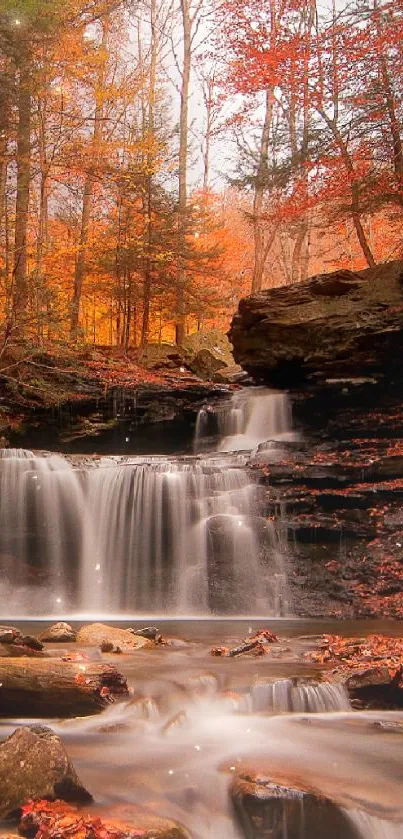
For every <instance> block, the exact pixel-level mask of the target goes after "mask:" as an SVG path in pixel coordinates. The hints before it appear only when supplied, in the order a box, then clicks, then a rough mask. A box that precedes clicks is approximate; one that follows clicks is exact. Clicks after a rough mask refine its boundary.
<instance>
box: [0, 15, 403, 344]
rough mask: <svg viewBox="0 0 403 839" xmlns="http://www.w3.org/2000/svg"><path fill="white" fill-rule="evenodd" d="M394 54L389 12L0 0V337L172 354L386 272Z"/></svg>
mask: <svg viewBox="0 0 403 839" xmlns="http://www.w3.org/2000/svg"><path fill="white" fill-rule="evenodd" d="M402 43H403V2H402V0H365V1H364V0H351V2H350V3H348V4H345V3H342V4H340V3H339V2H338V0H324V2H317V1H316V0H270V2H265V3H263V2H261V0H246V2H242V3H239V2H237V0H223V2H220V0H139V1H138V2H137V1H136V0H3V3H2V7H1V11H0V67H1V77H2V81H1V86H0V282H1V317H2V321H3V325H4V329H3V333H4V334H5V336H6V338H5V340H8V339H9V338H10V336H11V335H16V334H18V335H21V334H23V335H25V336H26V337H28V338H29V339H30V340H31V341H32V342H34V344H37V345H38V346H41V345H44V344H49V342H50V343H52V342H54V343H60V342H61V343H63V342H68V341H71V342H73V343H77V344H79V345H82V344H96V345H103V346H105V345H111V346H118V347H121V348H124V349H128V348H136V347H137V348H139V347H145V346H146V345H147V344H148V343H160V342H162V341H164V342H165V341H167V342H170V343H173V342H175V341H176V342H177V343H179V344H181V343H182V342H183V340H184V339H185V337H186V336H187V335H189V334H191V333H193V332H195V331H198V330H200V329H204V330H206V329H211V328H213V327H214V328H219V329H220V330H223V331H225V330H226V329H227V328H228V326H229V323H230V319H231V316H232V314H233V312H234V310H235V308H236V306H237V303H238V300H239V298H240V297H242V296H244V295H245V294H248V293H249V292H250V291H251V290H252V291H259V290H260V289H262V288H263V289H264V288H270V287H273V286H281V285H288V284H290V283H296V282H299V281H301V280H304V279H306V278H307V277H308V276H311V275H313V274H316V273H321V272H325V271H326V272H327V271H331V270H334V269H336V268H349V269H359V268H364V267H366V266H373V265H375V264H377V263H379V262H382V261H386V260H390V259H395V258H398V257H399V256H400V255H401V250H402V232H401V231H402V213H403V145H402V142H403V141H402V121H403V110H402V101H403V51H402Z"/></svg>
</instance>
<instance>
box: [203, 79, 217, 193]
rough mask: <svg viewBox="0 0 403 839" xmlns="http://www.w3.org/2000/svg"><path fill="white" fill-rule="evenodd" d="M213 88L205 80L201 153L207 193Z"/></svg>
mask: <svg viewBox="0 0 403 839" xmlns="http://www.w3.org/2000/svg"><path fill="white" fill-rule="evenodd" d="M213 88H214V79H212V78H209V79H207V81H206V87H205V91H204V102H205V105H206V135H205V143H204V153H203V167H204V171H203V192H207V190H208V188H209V183H210V148H211V132H212V130H213Z"/></svg>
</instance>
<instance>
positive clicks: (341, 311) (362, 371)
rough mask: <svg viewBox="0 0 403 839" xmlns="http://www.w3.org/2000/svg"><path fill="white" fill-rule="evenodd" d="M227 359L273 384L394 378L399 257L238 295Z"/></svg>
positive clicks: (397, 372)
mask: <svg viewBox="0 0 403 839" xmlns="http://www.w3.org/2000/svg"><path fill="white" fill-rule="evenodd" d="M229 338H230V340H231V342H232V344H233V346H234V356H235V360H236V361H237V362H238V363H239V364H240V365H241V366H242V367H243V368H244V369H245V370H247V371H248V373H250V374H251V375H252V376H253V377H254V378H255V379H256V380H259V381H264V382H266V383H268V384H272V385H275V386H280V387H290V386H293V385H296V384H299V383H301V382H304V381H305V382H307V383H308V382H312V383H314V384H316V385H317V384H321V383H323V384H325V383H327V382H329V380H330V381H332V380H334V379H363V378H370V379H375V380H376V381H380V380H382V379H383V378H384V377H385V376H386V377H387V378H389V379H395V378H396V377H400V378H402V370H401V366H400V358H401V353H402V350H403V263H402V262H390V263H386V264H384V265H380V266H377V267H376V268H370V269H367V270H366V271H360V272H357V273H354V272H352V271H336V272H334V273H332V274H327V275H320V276H317V277H313V278H312V279H310V280H308V281H307V282H305V283H300V284H298V285H293V286H287V287H283V288H275V289H268V290H266V291H262V292H260V293H259V294H255V295H253V296H251V297H247V298H245V299H244V300H241V302H240V304H239V311H238V313H237V314H236V315H235V317H234V319H233V322H232V326H231V330H230V332H229Z"/></svg>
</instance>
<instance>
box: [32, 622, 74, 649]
mask: <svg viewBox="0 0 403 839" xmlns="http://www.w3.org/2000/svg"><path fill="white" fill-rule="evenodd" d="M76 638H77V633H76V631H75V630H74V629H73V628H72V627H71V626H70V624H69V623H65V622H64V621H60V622H59V623H55V624H53V626H50V627H49V629H45V631H44V632H42V634H41V636H40V640H41V641H44V642H45V643H46V644H68V643H70V642H73V641H75V640H76Z"/></svg>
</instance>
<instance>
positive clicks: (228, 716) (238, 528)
mask: <svg viewBox="0 0 403 839" xmlns="http://www.w3.org/2000/svg"><path fill="white" fill-rule="evenodd" d="M290 438H292V423H291V410H290V406H289V403H288V400H287V398H286V397H285V396H284V395H280V394H277V393H271V392H269V391H266V390H264V389H253V390H250V391H240V392H239V393H238V394H236V395H235V396H234V398H233V400H232V402H231V403H230V404H229V405H227V406H224V407H217V408H213V407H211V408H207V409H205V410H204V411H202V412H200V414H199V417H198V421H197V427H196V439H195V451H196V452H200V454H195V456H194V457H186V458H185V457H178V458H174V457H172V458H169V459H167V458H162V457H146V458H145V457H142V458H140V457H131V458H122V457H113V456H111V457H103V458H88V459H83V458H80V459H75V458H71V459H67V458H65V457H63V456H59V455H58V456H55V455H46V454H45V455H38V454H35V453H33V452H29V451H21V450H7V451H3V452H1V456H0V602H1V604H2V618H3V619H4V618H6V617H7V616H9V617H10V618H13V620H16V618H17V617H18V616H20V617H22V616H23V617H24V618H29V619H30V623H29V624H27V625H26V626H25V631H29V632H35V631H38V630H39V628H40V627H39V622H35V618H38V617H42V618H43V617H44V615H48V616H51V615H57V616H65V615H72V614H74V613H75V614H76V615H77V614H82V615H86V616H89V615H97V616H100V615H103V616H105V617H109V618H112V616H115V617H119V618H120V622H122V619H123V617H124V616H125V615H126V616H127V615H137V616H139V615H141V614H144V615H147V616H148V617H149V616H150V615H163V614H165V615H168V616H173V615H175V614H176V615H178V616H181V617H183V616H185V615H193V616H200V617H204V618H208V620H204V621H200V620H199V621H197V620H195V621H192V622H187V623H186V624H184V623H183V622H181V621H180V620H177V621H176V633H175V634H176V635H178V636H181V637H179V638H178V640H175V638H174V639H172V642H171V645H170V646H168V647H161V648H157V649H155V650H152V651H147V650H140V651H138V652H136V653H135V654H133V655H122V656H120V657H119V659H118V660H117V659H116V657H113V656H111V657H110V658H109V659H108V658H107V657H106V658H105V657H104V659H103V660H104V661H108V660H109V661H111V663H113V664H115V665H116V664H117V665H118V667H119V669H120V670H121V672H123V673H124V674H125V675H126V676H127V679H128V683H129V686H130V688H131V690H132V697H131V699H130V700H129V701H127V702H125V703H121V704H117V705H114V706H111V707H110V708H108V710H106V711H105V712H103V713H102V714H101V715H99V716H97V717H93V718H88V719H85V718H84V719H73V720H65V721H63V720H58V721H55V720H51V721H49V724H50V725H51V726H52V727H53V728H54V729H55V730H56V731H57V732H58V733H59V734H60V736H61V737H62V738H63V741H64V742H65V743H66V745H67V748H68V751H69V754H70V755H71V757H72V759H73V762H74V765H75V767H76V769H77V771H78V773H79V775H80V777H81V779H82V780H83V782H84V784H85V785H86V786H87V787H88V788H89V789H90V790H91V792H92V793H93V794H94V797H95V804H96V808H97V811H98V812H99V811H100V812H102V810H104V811H105V812H106V813H107V814H108V815H109V816H113V811H114V808H117V810H116V816H117V817H119V818H121V819H122V820H125V819H126V818H129V819H130V806H131V805H143V806H145V807H146V808H147V809H148V810H150V811H152V812H154V813H155V814H157V815H160V816H166V817H168V818H174V819H177V820H179V821H180V822H181V823H183V824H184V825H185V826H186V827H187V828H188V830H189V831H190V833H191V836H192V839H245V837H247V839H249V836H251V837H252V835H253V839H269V837H270V839H329V838H330V839H335V832H334V825H332V823H331V821H329V824H328V825H327V826H325V829H324V830H319V832H318V833H316V832H315V830H312V828H309V819H308V820H307V818H308V816H307V811H306V810H305V809H304V807H305V805H304V801H303V798H302V797H298V795H297V798H298V800H299V801H300V804H299V805H298V806H299V807H300V810H299V813H300V816H299V822H298V826H297V829H295V827H293V826H292V824H291V821H290V820H289V816H288V814H287V811H286V810H285V811H284V819H283V825H282V827H281V829H279V830H276V832H275V833H272V832H267V831H266V832H263V833H261V834H259V831H258V830H257V832H256V830H255V832H254V833H253V834H252V833H251V834H248V833H246V832H243V831H242V830H241V828H240V826H239V822H237V820H236V819H235V818H234V811H233V805H232V804H231V801H230V794H229V791H230V788H231V784H232V781H233V779H234V778H235V777H236V776H237V773H238V772H239V771H240V770H242V767H251V768H252V770H253V771H256V772H257V773H260V774H262V773H263V775H266V776H267V777H270V776H271V774H272V775H274V777H275V778H277V777H282V778H285V780H287V779H289V783H290V785H292V783H293V782H294V781H295V779H296V778H301V779H303V781H304V783H305V784H306V785H307V786H308V788H313V789H315V790H317V791H318V792H319V793H320V794H322V795H324V796H327V797H328V798H329V799H330V800H331V801H332V802H334V803H335V805H336V806H337V808H338V812H339V815H340V813H341V814H342V815H341V817H342V819H345V822H344V823H345V825H346V826H347V828H346V829H347V833H344V832H343V835H341V834H339V833H338V834H337V836H336V839H339V837H340V839H402V837H403V800H402V795H401V790H402V783H403V735H402V730H403V713H399V712H381V711H379V712H371V713H369V712H359V713H357V712H354V711H352V710H351V708H350V703H349V699H348V696H347V693H346V692H345V690H344V688H343V687H341V686H340V685H337V684H332V683H327V682H323V683H322V682H321V681H320V676H319V670H318V668H317V667H316V665H312V664H309V663H308V662H307V660H306V659H305V658H304V652H305V651H306V649H307V648H308V647H309V639H308V640H306V639H305V640H304V639H303V638H295V637H291V636H295V635H297V630H296V631H294V632H291V633H290V627H291V626H292V622H291V621H283V622H282V623H281V621H278V620H277V621H276V622H274V623H271V621H270V619H269V620H268V616H269V615H273V616H279V615H284V614H286V613H287V611H289V608H290V607H289V604H288V596H287V562H286V545H285V542H284V535H283V533H282V527H281V522H280V523H278V524H274V523H272V522H269V521H267V520H266V517H265V515H264V499H263V498H262V496H261V490H260V489H259V486H258V485H257V484H256V482H255V480H254V478H253V476H252V474H251V473H250V471H249V470H248V468H247V466H246V462H247V455H244V454H242V452H243V451H245V452H248V451H251V450H254V449H256V448H257V447H258V446H259V445H260V444H262V443H267V441H271V442H269V443H268V445H267V446H266V451H267V449H270V446H271V445H272V444H274V445H273V457H275V451H274V450H278V447H279V445H281V441H284V440H286V441H287V440H289V439H290ZM242 614H243V615H246V616H248V620H249V616H253V615H264V623H263V619H262V622H261V624H260V625H267V623H268V625H269V627H272V628H275V630H276V632H278V634H280V635H282V637H281V640H280V641H279V642H278V643H277V644H274V645H273V649H272V650H271V651H270V655H266V656H264V657H262V658H244V659H221V658H214V657H211V655H210V649H211V646H213V645H217V644H224V645H228V646H233V645H235V644H236V643H237V642H238V641H239V640H240V638H242V637H244V636H245V635H246V634H247V633H248V632H252V625H251V626H250V627H248V626H247V625H245V621H243V623H242V624H241V623H239V628H238V629H237V627H238V624H237V623H236V622H232V621H229V620H228V619H227V621H221V622H218V621H215V620H214V616H215V615H228V616H229V615H242ZM250 622H251V624H253V629H255V628H256V621H255V622H253V621H252V619H250ZM202 626H203V627H204V630H203V633H202V634H201V627H202ZM281 626H283V627H284V629H283V630H282V629H281ZM182 627H183V628H182ZM185 627H186V628H185ZM340 628H341V627H340ZM324 629H325V627H324V626H320V628H318V626H317V625H316V624H315V623H312V625H311V626H309V628H308V631H309V632H310V633H316V632H318V631H320V632H322V631H324ZM300 631H301V630H300ZM305 631H306V629H305ZM330 631H335V630H334V628H333V629H331V630H330ZM358 631H359V632H363V633H365V631H367V630H366V629H365V627H364V626H363V628H361V626H360V628H359V630H358ZM379 631H382V629H380V630H379ZM171 633H172V627H171ZM285 633H288V635H287V637H284V634H285ZM86 652H87V653H88V654H89V655H90V656H91V657H92V658H95V659H97V660H99V659H100V657H101V653H99V652H98V651H97V650H90V651H88V650H87V651H86ZM83 667H84V669H85V665H83ZM18 722H21V723H22V724H24V723H25V724H26V723H27V721H26V720H23V721H16V720H3V721H2V722H0V726H1V729H2V734H3V736H7V735H8V734H9V733H11V731H13V730H14V728H15V726H16V724H17V723H18ZM290 818H291V817H290ZM0 832H4V831H1V825H0ZM5 832H6V833H8V832H9V831H7V830H6V829H5Z"/></svg>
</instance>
